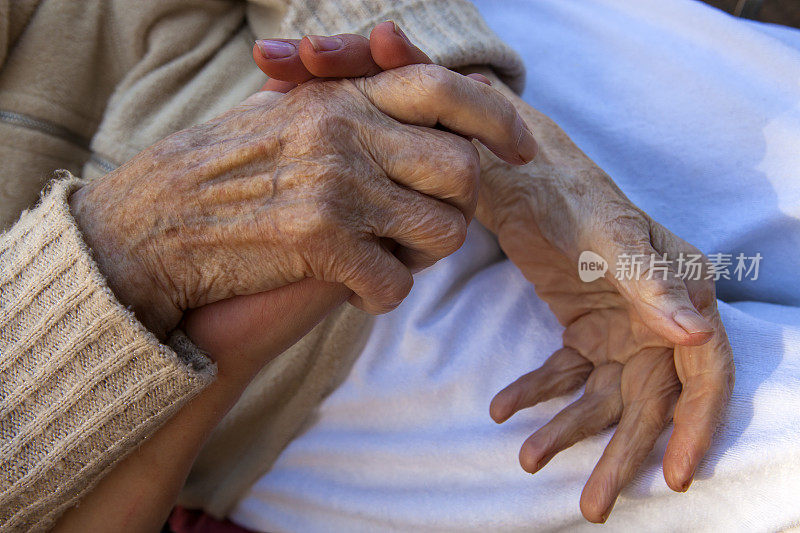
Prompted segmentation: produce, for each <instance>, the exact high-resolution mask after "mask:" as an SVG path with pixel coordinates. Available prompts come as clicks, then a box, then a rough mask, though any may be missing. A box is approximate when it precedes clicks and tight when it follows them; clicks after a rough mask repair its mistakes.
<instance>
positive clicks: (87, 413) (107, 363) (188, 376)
mask: <svg viewBox="0 0 800 533" xmlns="http://www.w3.org/2000/svg"><path fill="white" fill-rule="evenodd" d="M62 178H63V179H61V180H59V181H56V182H54V183H53V185H52V186H51V188H50V190H49V191H48V192H47V193H46V194H45V195H44V196H43V198H42V200H41V203H40V204H39V205H38V206H37V207H35V208H34V209H32V210H31V211H29V212H26V213H23V215H22V217H21V219H20V220H19V222H17V224H15V225H14V226H13V227H12V229H11V230H10V231H9V232H8V233H6V234H4V235H2V237H0V268H2V271H0V308H2V313H1V314H0V438H1V439H2V440H0V531H19V530H34V531H35V530H43V529H47V528H49V527H50V526H52V523H53V521H54V519H55V518H56V517H57V516H58V515H59V514H60V513H61V512H63V511H64V510H65V509H66V508H67V507H69V506H71V505H73V504H74V503H75V502H77V501H78V500H79V499H80V497H81V496H82V495H83V494H85V493H86V492H87V491H88V490H89V489H90V488H91V487H92V486H93V485H94V484H95V483H96V482H97V481H98V480H99V479H100V478H101V477H102V476H103V474H104V473H105V472H107V471H108V470H109V469H110V468H111V467H112V466H113V465H114V464H115V463H116V462H118V461H119V460H120V459H122V458H123V457H124V456H125V455H127V453H129V452H130V451H132V450H133V449H134V448H135V446H136V444H138V443H139V442H141V440H142V439H143V438H145V437H147V436H149V435H151V434H152V433H153V432H154V431H155V430H156V429H157V428H158V427H159V426H160V425H161V424H162V423H163V422H165V421H166V420H167V419H169V418H170V417H171V416H172V415H173V414H175V412H176V411H177V410H178V409H179V408H180V407H181V406H182V405H183V404H184V403H185V402H186V401H187V400H188V399H190V398H191V397H192V396H194V395H195V394H197V393H198V392H199V391H200V390H202V389H203V387H204V386H205V385H207V384H208V383H210V382H211V381H212V380H213V377H214V372H215V367H214V365H213V364H212V363H211V361H210V360H209V359H208V358H207V357H205V355H203V354H202V353H200V352H199V351H198V350H197V349H195V348H194V347H193V346H192V345H191V343H190V342H188V340H187V339H186V338H185V336H182V335H181V334H175V335H174V336H173V338H172V339H171V344H172V345H173V346H175V347H176V349H177V350H178V351H175V350H173V349H170V348H168V347H167V346H165V345H163V344H161V343H159V342H158V340H157V339H156V338H155V337H154V336H153V335H152V334H151V333H150V332H148V331H147V330H146V329H144V328H143V327H142V326H141V325H140V324H139V322H138V321H137V320H136V319H135V317H134V316H133V315H132V314H131V313H130V312H129V311H128V310H127V309H125V308H124V307H122V306H121V305H120V304H119V303H118V302H117V301H116V299H115V298H114V296H113V294H112V293H111V291H110V290H109V289H108V288H107V286H106V284H105V281H104V279H103V277H102V276H101V274H100V272H99V271H98V270H97V267H96V265H95V264H94V263H93V262H92V259H91V257H90V255H89V253H88V250H87V248H86V246H85V245H84V244H83V241H82V240H81V237H80V233H79V230H78V228H77V226H76V224H75V221H74V219H73V218H72V216H71V215H70V212H69V205H68V203H67V198H68V197H69V193H70V192H71V191H72V190H74V188H76V187H77V186H78V184H79V183H80V182H79V181H78V180H77V179H74V178H72V177H71V176H69V175H68V174H67V173H64V175H62Z"/></svg>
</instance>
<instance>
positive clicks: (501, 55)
mask: <svg viewBox="0 0 800 533" xmlns="http://www.w3.org/2000/svg"><path fill="white" fill-rule="evenodd" d="M385 20H393V21H395V22H396V23H397V24H398V25H400V27H401V28H402V29H403V31H404V32H405V33H406V34H407V35H408V37H409V38H410V39H411V40H412V41H413V42H414V44H416V45H417V46H419V47H420V48H421V49H422V50H423V51H424V52H426V53H427V54H428V56H430V58H431V59H432V60H433V61H434V62H435V63H438V64H440V65H444V66H446V67H449V68H460V67H468V66H477V65H483V66H488V67H491V68H492V70H494V72H496V73H497V75H498V76H499V77H500V78H501V79H502V80H503V81H504V82H505V83H506V84H507V85H508V86H509V87H511V88H512V89H513V90H514V91H516V92H521V91H522V88H523V86H524V82H525V67H524V65H523V62H522V59H521V58H520V57H519V55H518V54H517V53H516V52H514V51H513V50H512V49H511V48H510V47H509V46H508V45H506V44H505V43H504V42H503V41H501V40H500V38H499V37H498V36H497V35H496V34H495V33H494V32H493V31H492V30H491V29H489V27H488V26H487V25H486V22H485V21H484V20H483V17H481V15H480V13H478V10H477V8H476V7H475V6H474V5H473V4H472V2H470V1H469V0H291V1H290V2H289V8H288V10H287V12H286V16H285V17H284V19H283V23H282V26H281V30H280V31H279V32H278V35H281V36H285V37H293V36H301V35H308V34H312V35H330V34H335V33H359V34H362V35H369V32H370V31H371V30H372V28H373V27H374V26H375V25H376V24H379V23H381V22H383V21H385ZM260 37H269V36H260Z"/></svg>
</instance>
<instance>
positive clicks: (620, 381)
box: [485, 153, 733, 522]
mask: <svg viewBox="0 0 800 533" xmlns="http://www.w3.org/2000/svg"><path fill="white" fill-rule="evenodd" d="M542 159H546V155H545V154H544V153H543V154H542ZM542 166H543V167H546V164H544V163H543V164H542ZM491 167H492V168H489V169H487V171H486V172H488V173H489V174H491V173H492V172H498V173H499V174H500V175H506V173H507V172H513V171H512V170H511V169H509V168H507V167H505V165H503V164H502V163H496V164H495V165H492V166H491ZM486 172H485V174H486ZM548 172H550V173H551V179H552V176H553V174H554V173H555V172H557V171H556V170H555V169H549V170H548ZM573 176H580V174H577V173H576V174H573ZM591 176H592V177H591V185H592V186H593V191H591V192H589V191H584V192H585V194H571V193H570V192H569V190H570V187H566V188H561V187H559V186H558V185H556V187H559V188H560V190H561V191H563V192H561V193H559V192H558V191H555V190H554V191H548V192H547V193H546V194H544V195H542V192H543V191H542V190H541V189H539V190H537V191H536V193H535V194H523V193H520V192H517V194H515V198H516V199H515V200H514V201H513V202H512V201H509V202H510V203H509V204H508V205H507V206H506V208H505V209H503V210H501V211H502V213H504V216H502V217H497V218H495V219H494V220H493V222H494V224H495V231H496V232H497V235H498V238H499V240H500V244H501V246H502V248H503V250H504V251H505V252H506V254H507V255H508V257H509V259H511V260H512V261H513V262H514V264H515V265H517V266H518V267H519V268H520V270H521V271H522V273H523V274H524V275H525V276H526V278H527V279H528V280H530V281H531V282H532V283H533V284H534V286H535V287H536V291H537V294H538V295H539V296H540V297H541V298H542V299H543V300H544V301H545V302H547V303H548V305H549V306H550V309H551V310H552V311H553V313H554V314H555V315H556V317H557V318H558V320H559V322H561V324H563V325H564V326H565V330H564V333H563V340H564V347H563V348H562V349H560V350H558V351H556V353H554V354H553V355H552V356H551V357H550V358H549V359H548V360H547V362H546V363H545V364H544V365H543V366H542V367H541V368H540V369H538V370H535V371H533V372H531V373H530V374H527V375H525V376H523V377H521V378H520V379H518V380H517V381H516V382H514V383H513V384H511V385H509V386H508V387H507V388H506V389H504V390H503V391H501V392H500V393H499V394H498V395H497V396H496V397H495V398H494V400H493V401H492V405H491V408H490V412H491V415H492V417H493V418H494V420H495V421H497V422H503V421H505V420H506V419H508V418H509V417H510V416H511V415H513V414H514V413H515V412H517V411H518V410H520V409H524V408H526V407H531V406H533V405H536V404H537V403H540V402H542V401H545V400H548V399H550V398H553V397H556V396H560V395H563V394H567V393H570V392H572V391H574V390H575V389H577V388H578V387H579V386H580V385H582V384H583V383H584V382H586V390H585V392H584V394H583V395H582V397H581V398H580V399H578V400H577V401H576V402H575V403H573V404H572V405H570V406H568V407H567V408H565V409H564V410H563V411H561V412H560V413H559V414H558V415H556V417H555V418H554V419H553V420H552V421H551V422H549V423H548V424H547V425H545V426H544V427H542V428H541V429H539V430H538V431H537V432H535V433H534V434H533V435H531V437H530V438H528V440H527V441H526V442H525V443H524V444H523V446H522V449H521V450H520V464H521V465H522V467H523V468H524V469H525V470H526V471H528V472H531V473H534V472H536V471H538V470H539V469H541V468H542V467H543V466H544V465H545V464H547V462H548V461H549V460H550V459H552V457H553V456H554V455H556V454H557V453H558V452H560V451H562V450H564V449H566V448H568V447H569V446H571V445H573V444H575V443H576V442H578V441H579V440H581V439H583V438H585V437H587V436H590V435H593V434H595V433H597V432H599V431H601V430H603V429H605V428H606V427H608V426H610V425H613V424H615V423H619V426H618V427H617V429H616V431H615V433H614V436H613V438H612V440H611V442H610V443H609V444H608V446H607V448H606V450H605V452H604V453H603V456H602V457H601V459H600V461H599V462H598V464H597V466H596V467H595V469H594V472H592V475H591V476H590V478H589V480H588V482H587V484H586V486H585V488H584V491H583V494H582V497H581V510H582V512H583V514H584V515H585V516H586V517H587V518H588V519H590V520H592V521H596V522H604V521H605V520H606V518H607V517H608V515H609V513H610V512H611V508H612V507H613V504H614V501H615V500H616V497H617V495H618V494H619V492H620V490H621V489H622V488H623V487H624V486H625V485H626V484H627V483H628V482H630V480H631V479H632V477H633V475H634V474H635V473H636V469H637V468H638V466H639V465H640V464H641V463H642V462H643V461H644V459H645V458H646V456H647V454H648V453H649V452H650V450H651V449H652V447H653V445H654V444H655V441H656V439H657V438H658V436H659V435H660V434H661V432H662V431H663V430H664V428H665V427H666V425H667V423H668V422H669V421H670V420H671V419H672V417H673V410H674V418H675V420H674V421H675V429H674V431H673V435H672V438H671V439H670V443H669V446H668V449H667V453H666V456H665V458H664V475H665V477H666V480H667V483H668V484H669V486H670V487H671V488H673V489H674V490H678V491H685V490H686V489H687V488H688V485H689V483H690V482H691V479H692V476H693V475H694V469H695V468H696V465H697V464H698V462H699V461H700V459H701V458H702V454H703V452H704V451H705V450H706V449H707V448H708V446H709V445H710V441H711V437H712V433H713V430H714V428H715V427H716V424H717V421H718V417H719V415H720V413H721V410H722V408H723V407H724V405H725V403H726V402H727V399H728V398H729V396H730V392H731V388H732V386H733V362H732V355H731V351H730V346H729V344H728V339H727V336H726V334H725V329H724V327H723V325H722V323H721V321H720V318H719V314H718V313H717V309H716V299H715V294H714V285H713V282H712V281H709V280H700V281H687V282H686V285H685V286H684V285H683V282H682V281H681V280H680V279H678V278H677V276H675V274H674V272H671V273H670V274H669V276H671V278H670V279H667V280H663V279H662V278H661V275H655V274H654V275H653V278H654V279H652V280H650V281H649V282H648V283H640V284H638V285H636V284H633V285H630V284H623V283H621V282H620V281H618V280H616V279H615V278H613V277H611V276H607V277H606V278H603V279H599V280H597V281H594V282H591V283H584V282H582V281H581V280H580V279H579V277H578V273H577V268H576V264H577V257H576V254H578V253H580V250H584V249H586V250H598V251H602V252H601V255H603V256H604V257H609V258H611V257H613V256H614V252H615V251H616V252H617V253H647V254H650V253H656V254H658V256H659V257H663V256H664V255H666V256H667V257H677V255H678V254H679V253H681V252H682V253H684V254H699V253H700V252H699V251H698V250H697V249H696V248H694V247H693V246H691V245H689V244H688V243H686V242H685V241H682V240H681V239H679V238H678V237H676V236H674V235H672V234H671V233H669V232H668V231H667V230H666V229H664V228H663V227H662V226H661V225H659V224H657V223H656V222H653V221H652V220H651V219H650V218H649V217H648V216H647V215H646V214H645V213H643V212H642V211H640V210H638V209H636V208H635V207H634V206H632V204H630V202H628V201H627V199H626V198H625V197H624V196H623V195H622V194H621V193H619V192H618V191H617V190H616V187H613V186H612V184H610V180H608V178H607V177H605V176H604V175H602V174H591ZM490 179H491V178H490ZM572 179H580V178H574V177H573V178H572ZM604 183H608V185H609V186H608V187H607V188H604V187H603V186H602V185H603V184H604ZM573 185H575V184H573ZM548 206H549V207H548ZM612 206H613V207H612ZM553 208H555V209H557V210H558V211H559V212H554V211H553ZM495 210H496V211H497V209H495ZM621 211H624V213H625V215H624V216H620V212H621ZM565 212H568V213H573V214H574V215H575V219H574V220H571V217H570V216H566V217H565V216H563V214H564V213H565ZM580 220H595V221H597V222H598V223H595V224H592V225H585V226H582V225H580V224H576V222H577V221H580ZM600 221H602V223H599V222H600ZM609 228H613V232H609ZM643 237H644V238H643ZM645 239H646V240H645ZM556 243H558V244H556ZM603 252H605V253H603ZM612 263H613V261H612ZM706 273H707V271H706ZM642 276H643V277H645V278H646V277H647V273H646V271H643V274H642ZM645 281H647V280H645ZM683 291H688V294H689V295H690V296H691V298H692V302H693V304H694V306H695V307H696V308H697V309H698V310H699V311H700V312H701V313H702V314H703V316H705V317H707V319H708V320H709V321H710V322H711V324H712V325H713V331H712V333H711V339H710V340H709V341H706V342H703V341H705V339H704V338H703V337H704V334H703V332H699V333H696V334H694V335H690V336H689V338H688V339H686V340H685V341H684V342H685V344H676V343H675V342H674V341H670V340H668V338H669V337H667V335H671V336H672V337H673V338H674V337H675V336H676V335H678V334H679V333H678V332H674V333H673V332H671V330H670V329H669V328H670V326H671V324H669V323H668V321H667V320H666V317H664V316H662V315H660V313H658V312H657V311H656V312H654V311H653V310H652V309H646V310H644V311H643V310H640V307H641V303H647V302H652V301H657V300H658V299H659V298H677V297H678V296H680V294H681V293H682V292H683ZM637 304H638V305H637ZM648 313H649V314H650V315H651V316H650V317H648V319H649V320H646V319H645V318H643V317H644V316H647V314H648ZM657 330H661V331H663V332H664V333H662V334H659V333H656V331H657ZM689 343H691V344H689ZM701 343H702V344H701ZM682 384H683V385H682Z"/></svg>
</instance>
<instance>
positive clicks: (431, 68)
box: [417, 65, 456, 98]
mask: <svg viewBox="0 0 800 533" xmlns="http://www.w3.org/2000/svg"><path fill="white" fill-rule="evenodd" d="M417 75H418V76H419V80H420V83H421V86H422V87H423V88H424V89H425V91H426V93H427V94H428V95H430V96H431V97H433V98H440V97H446V96H448V95H451V94H452V93H453V91H454V90H455V89H456V87H455V80H456V78H455V77H454V76H453V72H452V71H451V70H450V69H448V68H446V67H443V66H441V65H419V66H418V71H417Z"/></svg>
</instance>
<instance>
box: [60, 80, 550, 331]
mask: <svg viewBox="0 0 800 533" xmlns="http://www.w3.org/2000/svg"><path fill="white" fill-rule="evenodd" d="M437 124H442V125H444V126H446V127H448V128H449V129H450V130H451V131H454V132H457V133H460V134H463V135H465V136H470V137H476V138H478V139H481V140H482V142H484V143H485V144H486V145H487V146H489V147H490V148H491V149H492V150H493V151H494V152H495V153H496V154H498V155H499V156H500V157H502V158H504V160H506V161H509V162H511V163H514V164H520V163H523V162H525V161H528V160H530V159H532V158H533V156H534V155H535V152H536V143H535V141H534V139H533V136H532V135H531V133H530V131H529V130H528V129H527V126H526V125H525V124H524V122H522V120H521V118H520V117H519V115H518V114H517V113H516V111H515V109H514V107H513V106H512V105H511V104H510V103H509V102H508V100H506V99H505V98H504V97H502V96H501V95H500V94H498V93H496V92H495V91H492V90H491V89H490V88H489V87H487V86H486V85H484V84H482V83H478V82H476V81H474V80H471V79H468V78H465V77H463V76H461V75H459V74H456V73H453V72H451V71H449V70H447V69H445V68H443V67H438V66H434V65H411V66H408V67H404V68H403V69H398V70H394V71H391V72H385V73H382V74H380V75H377V76H374V77H371V78H362V79H356V80H340V81H315V82H311V83H308V84H306V85H304V86H303V87H301V88H298V89H297V90H295V91H292V92H291V93H290V94H280V93H276V92H261V93H258V94H256V95H254V96H252V97H250V98H249V99H248V100H246V101H245V102H244V103H243V104H242V105H240V106H238V107H237V108H235V109H233V110H231V111H229V112H227V113H224V114H222V115H221V116H219V117H217V118H216V119H213V120H211V121H209V122H206V123H204V124H200V125H198V126H195V127H192V128H189V129H187V130H183V131H180V132H178V133H175V134H173V135H171V136H170V137H168V138H166V139H164V140H163V141H161V142H159V143H157V144H155V145H154V146H152V147H151V148H149V149H147V150H145V151H144V152H142V153H141V154H139V155H137V156H136V157H134V158H133V159H132V160H131V161H129V162H128V163H126V164H125V165H123V166H122V167H120V168H119V169H117V170H116V171H114V172H112V173H110V174H108V175H106V176H104V177H103V178H102V179H100V180H98V181H96V182H93V183H91V184H89V185H87V186H85V187H83V188H82V189H80V190H79V191H78V192H76V193H75V194H74V195H73V197H72V199H71V206H72V209H73V212H74V214H75V217H76V219H77V221H78V223H79V225H80V227H81V229H82V230H83V232H84V234H85V237H86V240H87V243H88V244H89V246H90V247H91V249H92V251H93V253H94V256H95V258H96V259H97V262H98V264H99V266H100V268H101V270H102V271H103V273H104V274H105V275H106V277H107V279H108V281H109V284H110V286H111V288H112V289H113V290H114V292H115V293H116V295H117V296H118V297H119V298H120V300H121V301H122V302H123V303H125V304H127V305H131V306H133V308H134V309H135V310H136V312H137V314H138V315H139V316H140V318H141V319H142V321H143V322H144V323H145V325H147V326H148V327H149V328H150V329H151V330H153V331H154V332H156V333H157V334H158V335H161V336H163V335H164V334H165V333H166V332H167V331H169V330H171V329H172V328H174V327H175V326H176V325H177V324H178V321H179V320H180V319H181V316H182V313H183V312H184V311H185V310H187V309H192V308H196V307H200V306H203V305H205V304H209V303H213V302H216V301H220V300H223V299H226V298H230V297H234V296H238V295H249V294H254V293H259V292H263V291H269V290H271V289H275V288H277V287H281V286H284V285H287V284H290V283H293V282H298V281H300V280H303V279H306V278H314V279H317V280H320V281H325V282H335V283H340V284H343V285H345V286H346V287H348V288H349V289H350V290H352V291H353V292H354V293H355V297H354V299H353V300H352V301H353V302H354V303H356V304H358V305H360V306H361V307H362V308H364V309H365V310H367V311H369V312H373V313H380V312H386V311H388V310H390V309H393V308H394V307H396V306H397V305H398V304H399V303H400V301H402V299H403V298H404V297H405V296H406V295H407V294H408V291H409V290H410V289H411V285H412V283H413V281H412V276H411V274H412V272H413V271H415V270H418V269H420V268H424V267H426V266H428V265H430V264H432V263H434V262H435V261H436V260H438V259H440V258H442V257H444V256H446V255H448V254H450V253H452V252H453V251H455V250H456V249H458V248H459V247H460V246H461V244H462V243H463V241H464V238H465V235H466V228H467V224H468V222H469V220H470V219H471V217H472V215H473V212H474V209H475V203H476V201H477V186H478V173H479V157H478V153H477V151H476V148H475V146H474V145H473V144H472V143H470V142H469V141H467V140H466V139H465V138H464V137H462V136H459V135H456V134H454V133H450V132H446V131H441V130H436V129H433V128H432V127H433V126H436V125H437ZM144 177H146V178H144ZM387 243H388V244H387ZM395 245H397V246H398V248H396V249H393V251H394V253H391V251H390V250H389V247H390V246H395Z"/></svg>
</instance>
